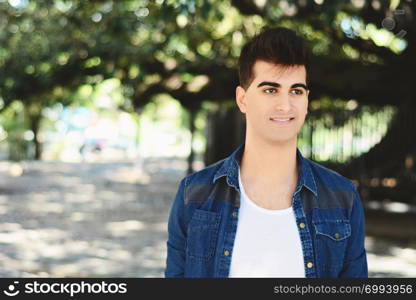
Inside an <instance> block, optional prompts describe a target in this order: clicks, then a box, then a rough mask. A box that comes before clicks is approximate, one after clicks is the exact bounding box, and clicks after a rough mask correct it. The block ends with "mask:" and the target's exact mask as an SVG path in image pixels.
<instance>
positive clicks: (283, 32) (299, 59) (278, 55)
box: [238, 26, 309, 89]
mask: <svg viewBox="0 0 416 300" xmlns="http://www.w3.org/2000/svg"><path fill="white" fill-rule="evenodd" d="M257 60H264V61H267V62H271V63H275V64H279V65H283V66H286V67H292V66H298V65H299V66H305V68H306V73H308V61H309V51H308V49H307V47H306V43H305V40H304V39H303V38H302V37H300V36H299V35H298V34H296V32H295V31H293V30H291V29H288V28H285V27H274V28H271V27H268V26H265V27H263V28H262V30H261V32H260V33H259V34H257V35H256V36H254V37H253V38H252V39H251V40H250V41H249V42H248V43H246V44H245V45H244V47H243V49H242V50H241V54H240V58H239V60H238V75H239V78H240V85H241V86H242V87H243V88H244V89H247V88H248V87H249V86H250V84H251V82H252V81H253V79H254V74H253V66H254V63H255V62H256V61H257Z"/></svg>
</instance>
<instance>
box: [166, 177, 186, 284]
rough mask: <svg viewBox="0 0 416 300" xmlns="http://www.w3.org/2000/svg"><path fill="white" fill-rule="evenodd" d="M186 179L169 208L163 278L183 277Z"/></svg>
mask: <svg viewBox="0 0 416 300" xmlns="http://www.w3.org/2000/svg"><path fill="white" fill-rule="evenodd" d="M185 185H186V178H184V179H182V181H181V182H180V184H179V188H178V191H177V193H176V197H175V200H174V202H173V205H172V207H171V211H170V215H169V221H168V241H167V258H166V269H165V277H166V278H170V277H184V269H185V249H186V228H185V225H184V218H183V216H184V192H185Z"/></svg>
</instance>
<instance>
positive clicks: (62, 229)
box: [0, 159, 416, 277]
mask: <svg viewBox="0 0 416 300" xmlns="http://www.w3.org/2000/svg"><path fill="white" fill-rule="evenodd" d="M143 166H144V169H145V170H146V172H147V173H146V174H141V173H140V172H139V171H138V170H139V168H138V166H137V165H135V164H134V163H131V162H117V163H114V162H113V163H111V162H107V163H88V164H81V163H61V162H28V163H26V164H24V172H23V174H22V175H21V176H18V177H13V176H11V175H10V168H11V163H10V162H0V277H32V276H33V277H38V276H40V277H163V270H164V266H165V257H166V238H167V234H166V221H167V218H168V213H169V209H170V206H171V203H172V200H173V198H174V195H175V193H176V189H177V184H178V182H179V179H180V178H181V177H182V176H183V175H184V172H185V169H186V163H185V161H183V160H179V159H146V160H145V161H144V163H143ZM18 171H19V169H18V168H17V169H16V170H15V172H17V173H18ZM366 243H367V248H368V250H369V253H368V258H369V264H370V275H371V276H377V277H385V276H395V277H406V276H413V277H415V276H416V250H415V248H416V245H410V246H409V245H405V244H399V243H397V242H395V243H393V242H386V241H381V240H374V239H371V238H367V240H366ZM411 246H413V248H412V247H411Z"/></svg>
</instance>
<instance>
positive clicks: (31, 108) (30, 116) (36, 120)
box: [25, 104, 42, 160]
mask: <svg viewBox="0 0 416 300" xmlns="http://www.w3.org/2000/svg"><path fill="white" fill-rule="evenodd" d="M25 113H26V120H27V121H26V122H27V123H26V124H27V126H28V128H29V129H30V130H31V131H32V132H33V144H34V146H35V153H34V154H33V159H35V160H40V159H41V156H42V143H41V142H40V140H39V129H40V123H41V121H42V108H41V107H39V106H38V105H36V104H32V105H30V104H29V105H28V106H27V107H26V110H25Z"/></svg>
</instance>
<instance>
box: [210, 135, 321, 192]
mask: <svg viewBox="0 0 416 300" xmlns="http://www.w3.org/2000/svg"><path fill="white" fill-rule="evenodd" d="M243 152H244V143H243V144H241V145H240V146H238V148H237V149H236V150H235V151H234V152H233V153H232V154H231V155H230V156H228V157H227V158H226V159H225V160H224V162H223V164H222V166H221V167H220V168H219V169H218V171H217V172H216V173H215V175H214V179H213V181H212V182H213V183H215V181H216V180H217V179H218V178H220V177H223V176H226V180H227V184H228V185H229V186H233V187H234V188H236V189H237V190H239V185H238V171H239V167H240V162H241V157H242V155H243ZM296 156H297V159H298V162H299V170H300V172H299V178H298V185H297V188H296V191H295V193H297V192H298V190H300V189H301V188H302V186H305V187H306V188H307V189H309V190H310V191H311V192H312V193H313V194H314V195H315V196H317V195H318V192H317V188H316V183H315V178H314V176H313V174H312V170H311V166H310V162H309V161H308V159H306V158H304V157H303V156H302V153H301V152H300V150H299V149H298V148H296Z"/></svg>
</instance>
